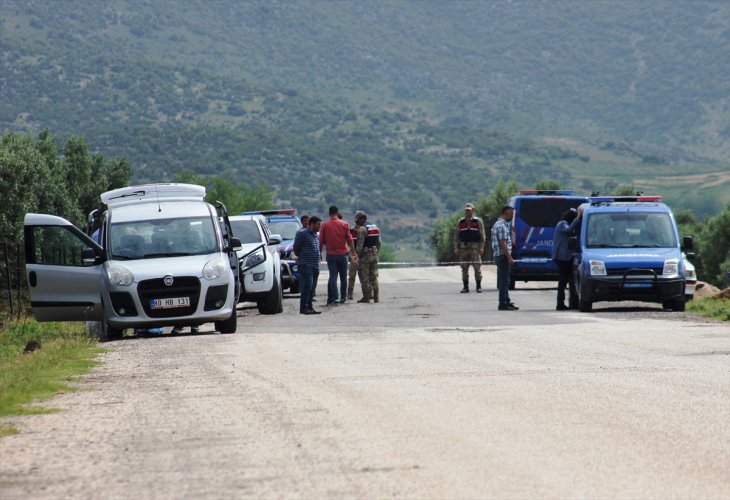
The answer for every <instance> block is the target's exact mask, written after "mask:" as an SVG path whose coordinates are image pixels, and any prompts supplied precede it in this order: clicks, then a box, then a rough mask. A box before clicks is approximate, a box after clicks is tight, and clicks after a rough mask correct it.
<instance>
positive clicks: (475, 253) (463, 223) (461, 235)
mask: <svg viewBox="0 0 730 500" xmlns="http://www.w3.org/2000/svg"><path fill="white" fill-rule="evenodd" d="M484 241H485V234H484V223H482V220H481V219H480V218H479V217H475V216H474V205H472V204H471V203H467V204H466V205H464V217H462V218H461V219H460V220H459V224H458V226H457V228H456V231H454V254H455V255H456V256H457V257H459V260H460V261H461V262H462V264H461V280H462V281H463V282H464V288H463V289H462V290H461V293H469V266H474V278H475V280H476V285H477V293H482V255H484Z"/></svg>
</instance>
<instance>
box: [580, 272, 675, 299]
mask: <svg viewBox="0 0 730 500" xmlns="http://www.w3.org/2000/svg"><path fill="white" fill-rule="evenodd" d="M580 295H581V299H582V300H588V301H591V302H600V301H621V300H636V301H641V302H665V301H669V300H678V299H682V298H684V278H682V277H673V278H664V277H661V276H657V277H654V276H626V277H624V276H590V277H586V278H584V279H583V281H582V283H581V290H580Z"/></svg>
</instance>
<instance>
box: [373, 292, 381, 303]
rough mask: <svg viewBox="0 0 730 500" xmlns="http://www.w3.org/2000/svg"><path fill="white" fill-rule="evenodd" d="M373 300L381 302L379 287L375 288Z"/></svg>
mask: <svg viewBox="0 0 730 500" xmlns="http://www.w3.org/2000/svg"><path fill="white" fill-rule="evenodd" d="M373 302H375V303H376V304H377V303H378V302H380V290H378V289H375V290H373Z"/></svg>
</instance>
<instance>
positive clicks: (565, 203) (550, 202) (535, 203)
mask: <svg viewBox="0 0 730 500" xmlns="http://www.w3.org/2000/svg"><path fill="white" fill-rule="evenodd" d="M584 202H585V200H581V199H577V200H576V199H570V198H566V199H562V198H535V199H530V198H522V199H521V200H520V202H519V207H517V216H518V217H519V218H520V219H521V220H523V221H525V223H526V224H527V225H528V226H531V227H551V228H554V227H555V226H556V225H557V223H558V221H559V220H560V217H562V215H563V214H564V213H565V212H567V211H568V210H570V209H571V208H578V207H579V206H580V205H581V204H582V203H584Z"/></svg>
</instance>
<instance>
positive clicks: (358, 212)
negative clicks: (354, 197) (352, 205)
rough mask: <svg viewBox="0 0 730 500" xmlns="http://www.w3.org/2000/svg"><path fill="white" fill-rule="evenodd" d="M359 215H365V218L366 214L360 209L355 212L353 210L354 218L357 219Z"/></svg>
mask: <svg viewBox="0 0 730 500" xmlns="http://www.w3.org/2000/svg"><path fill="white" fill-rule="evenodd" d="M360 217H365V218H366V219H367V218H368V214H366V213H365V212H363V211H362V210H358V211H357V212H355V220H357V219H359V218H360Z"/></svg>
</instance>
